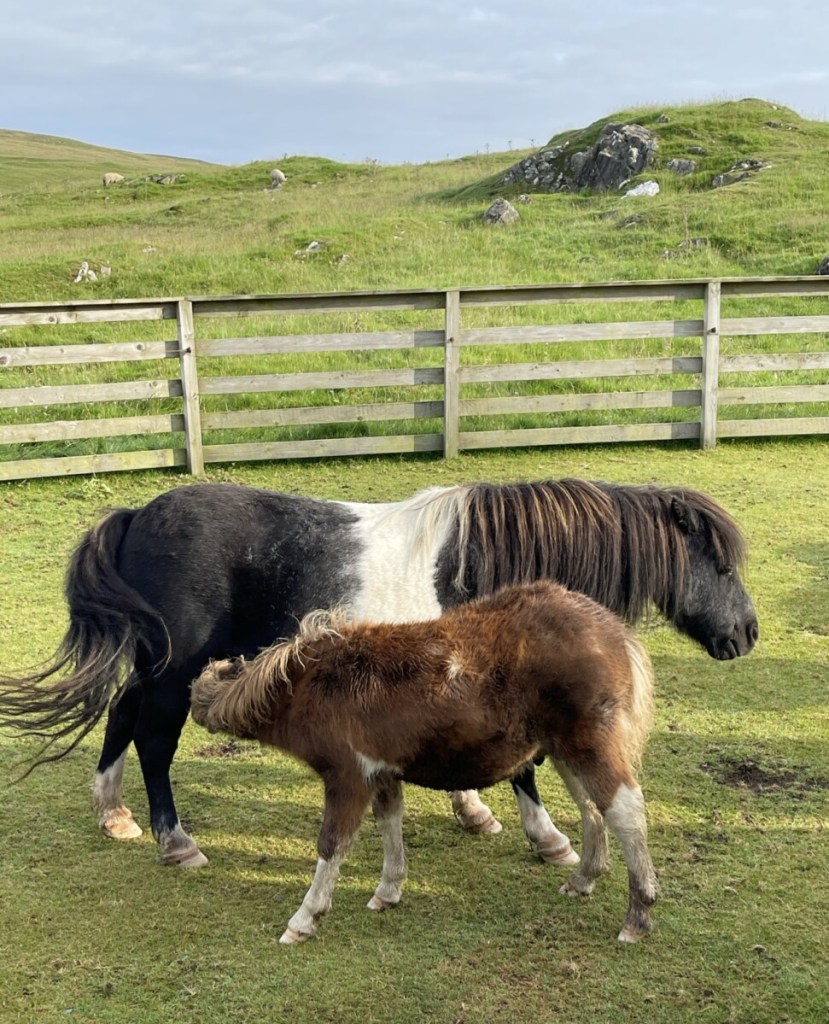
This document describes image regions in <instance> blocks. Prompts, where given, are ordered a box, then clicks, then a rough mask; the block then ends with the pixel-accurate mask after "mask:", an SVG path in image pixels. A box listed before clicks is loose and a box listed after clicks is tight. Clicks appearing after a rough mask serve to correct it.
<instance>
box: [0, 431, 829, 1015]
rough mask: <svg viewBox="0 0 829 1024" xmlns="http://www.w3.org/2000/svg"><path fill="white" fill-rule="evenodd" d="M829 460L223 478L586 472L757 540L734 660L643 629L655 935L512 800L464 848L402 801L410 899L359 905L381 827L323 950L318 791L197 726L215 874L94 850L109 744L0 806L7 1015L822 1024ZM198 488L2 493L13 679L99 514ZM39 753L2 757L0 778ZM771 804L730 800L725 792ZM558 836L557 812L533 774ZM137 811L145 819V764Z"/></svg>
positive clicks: (25, 486) (741, 452) (378, 495)
mask: <svg viewBox="0 0 829 1024" xmlns="http://www.w3.org/2000/svg"><path fill="white" fill-rule="evenodd" d="M828 468H829V460H828V459H827V450H826V445H825V443H823V442H818V441H811V442H810V441H802V442H796V443H795V442H783V441H781V442H769V443H755V444H742V443H722V444H720V445H719V446H718V448H717V449H716V451H714V452H709V453H704V454H703V453H700V452H698V451H696V450H694V449H692V448H690V447H686V446H682V445H677V446H674V447H672V448H671V449H670V450H668V449H666V448H664V447H659V446H639V447H619V448H614V449H610V450H609V449H598V448H587V449H569V450H549V449H547V450H537V451H532V452H522V453H518V452H512V453H499V454H487V455H484V454H479V455H463V456H461V457H460V458H459V459H458V460H456V461H453V462H451V463H448V462H445V461H443V460H441V459H438V458H431V457H410V458H400V459H382V460H381V459H363V460H329V461H324V462H317V463H298V462H297V463H293V462H286V463H281V464H279V465H262V466H257V467H246V468H234V467H230V468H228V469H226V470H222V471H213V472H212V473H211V478H212V479H223V480H230V479H232V480H236V481H239V482H244V483H249V484H255V485H260V486H269V487H274V488H277V489H280V490H285V491H290V492H299V493H306V494H317V495H321V496H327V497H333V498H345V499H349V500H393V499H396V498H402V497H405V496H406V495H408V494H411V493H412V492H413V491H414V490H416V489H418V488H420V487H423V486H428V485H432V484H450V483H454V482H458V481H468V480H479V479H489V480H512V479H539V478H542V477H545V476H550V475H555V476H564V475H580V476H586V477H592V478H604V479H610V480H618V481H625V482H637V481H647V480H654V481H658V482H660V483H664V484H684V485H688V486H696V487H700V488H703V489H705V490H707V491H708V492H709V493H711V494H712V495H714V496H715V497H716V498H717V499H719V500H720V501H721V502H722V503H723V504H724V505H725V506H726V507H727V508H728V509H729V510H730V511H731V512H732V513H733V514H734V515H735V516H736V517H737V519H738V520H739V521H740V523H741V524H742V525H743V527H744V529H745V530H746V533H747V535H748V537H749V541H750V545H751V556H750V567H749V571H748V573H747V585H748V588H749V590H750V592H751V594H752V596H753V598H754V600H755V604H756V606H757V610H758V615H759V618H760V623H761V640H760V643H759V645H758V648H757V650H756V651H755V652H754V653H753V654H752V655H751V656H750V657H748V658H746V659H741V660H739V661H737V662H730V663H726V664H722V663H717V662H713V661H711V660H710V659H709V658H708V657H707V656H706V655H705V654H704V653H703V652H701V651H700V650H698V649H696V648H694V647H693V645H692V644H691V643H690V642H689V641H687V640H684V639H681V638H680V637H678V636H677V635H675V634H674V633H673V632H671V631H669V630H668V629H667V628H666V627H664V626H660V625H659V624H658V623H653V624H651V625H650V626H645V627H643V628H642V630H641V632H642V635H643V637H644V639H645V642H646V644H647V646H648V648H649V650H650V651H651V653H652V655H653V658H654V664H655V670H656V679H657V717H656V725H655V729H654V733H653V736H652V739H651V742H650V745H649V748H648V751H647V753H646V757H645V763H644V770H643V775H642V780H643V786H644V790H645V795H646V799H647V802H648V813H649V822H650V840H651V846H652V853H653V857H654V861H655V863H656V866H657V869H658V870H659V872H660V877H661V884H662V889H663V894H662V899H661V901H660V902H659V903H658V904H657V907H656V910H655V914H654V917H655V921H656V930H655V932H654V934H653V935H652V936H651V937H650V938H648V939H647V940H645V941H644V942H643V943H642V944H640V945H639V946H637V947H632V948H624V947H621V946H620V945H619V944H618V943H617V942H616V940H615V933H616V930H617V928H618V925H619V922H620V921H621V919H622V917H623V914H624V905H625V895H626V878H625V872H624V870H623V867H622V865H621V862H620V856H619V853H618V850H617V849H615V848H614V870H613V872H612V874H611V875H610V876H609V877H607V878H605V879H602V880H601V881H600V882H599V884H598V886H597V891H596V893H595V895H594V896H593V897H592V898H591V899H589V900H586V901H574V900H568V899H565V898H564V897H562V896H560V895H559V894H558V892H557V889H558V885H559V884H560V883H561V881H562V880H563V873H562V872H561V871H557V870H555V869H551V868H549V867H546V866H543V865H541V864H540V863H536V862H535V861H534V860H533V858H532V857H531V855H530V853H529V851H528V849H527V847H526V844H525V841H524V840H523V838H522V836H521V834H520V827H519V824H518V819H517V814H516V811H515V808H514V806H513V801H512V797H511V794H510V792H509V788H508V787H506V786H500V787H496V788H494V789H493V790H491V791H489V793H488V799H490V800H491V802H492V804H493V806H494V807H495V808H496V810H497V813H498V814H499V816H500V817H501V819H502V821H503V822H504V825H505V829H504V832H503V833H502V834H501V835H500V836H497V837H490V838H473V837H470V836H467V835H464V834H461V833H460V832H459V830H457V828H456V826H455V825H454V824H453V822H452V821H451V820H450V814H449V812H448V801H447V800H446V799H445V798H444V797H443V796H441V795H440V794H433V793H428V792H425V791H418V790H416V789H415V788H414V787H410V788H409V790H408V792H407V816H406V820H405V823H404V832H405V837H406V842H407V846H408V852H409V860H410V879H409V883H408V886H407V888H406V891H405V894H404V899H403V902H402V904H401V905H400V907H399V908H397V909H396V910H395V911H392V912H389V913H388V914H385V915H379V916H378V915H375V914H372V913H370V912H369V911H367V910H365V909H364V904H365V902H366V901H367V899H368V898H369V896H370V895H371V892H372V891H373V888H374V885H375V884H376V880H377V877H378V874H379V866H380V846H379V841H378V839H377V837H376V835H375V834H374V829H373V827H372V824H371V822H370V821H366V822H365V824H364V827H363V830H362V832H361V835H360V837H359V839H358V842H357V844H356V846H355V848H354V850H353V852H352V854H351V855H350V857H349V858H348V860H347V861H346V864H345V867H344V870H343V876H342V879H341V881H340V884H339V886H338V889H337V892H336V895H335V903H334V909H333V911H332V914H331V915H330V916H329V917H328V918H327V919H326V920H325V921H324V922H323V924H322V926H321V932H320V938H319V939H318V940H315V941H314V942H312V943H308V944H306V945H304V946H301V947H297V948H293V949H285V948H283V947H280V946H279V945H278V942H277V940H278V937H279V935H280V934H281V931H282V929H283V928H284V925H285V922H286V921H287V919H288V917H289V916H290V915H291V913H293V911H294V910H295V909H296V907H297V906H298V904H299V902H300V900H301V898H302V895H303V894H304V892H305V889H306V888H307V886H308V884H309V882H310V878H311V873H312V870H313V865H314V860H315V851H314V842H315V837H316V831H317V828H318V825H319V820H320V807H321V794H320V788H319V785H318V782H317V780H316V778H315V777H314V776H313V775H312V774H311V773H309V772H308V771H307V770H305V769H303V768H301V767H300V766H298V765H296V764H295V763H293V762H291V761H289V760H287V759H285V758H283V757H281V756H279V755H277V754H275V753H273V752H270V751H262V750H260V749H259V748H257V747H255V746H253V745H248V744H244V745H242V749H241V751H240V752H239V753H238V754H237V755H236V756H233V757H229V758H225V757H219V756H216V754H217V737H211V736H208V735H207V734H206V733H204V732H202V731H201V730H199V729H198V728H197V727H195V726H193V725H192V724H191V725H188V727H187V729H186V730H185V734H184V737H183V741H182V746H181V749H180V752H179V754H178V757H177V759H176V762H175V766H174V771H173V778H174V784H175V788H176V797H177V802H178V805H179V810H180V812H181V814H182V816H183V817H184V819H185V820H186V823H187V825H188V827H189V828H190V829H191V830H192V832H193V833H194V834H195V835H196V836H197V837H198V840H199V843H200V844H201V846H202V848H203V849H204V850H205V852H206V853H207V855H208V856H209V857H210V861H211V862H210V865H209V866H208V867H207V868H206V869H204V870H201V871H197V872H192V873H188V872H185V871H180V870H174V869H162V868H161V867H160V866H158V864H157V862H156V854H155V847H154V843H153V842H152V840H151V839H149V838H148V837H147V836H146V835H145V836H144V837H142V838H141V839H139V840H137V841H135V842H133V843H127V844H116V843H113V842H111V841H108V840H105V839H103V838H102V837H101V836H100V835H98V833H97V830H96V828H95V824H94V820H93V817H92V815H91V812H90V809H89V806H88V805H89V796H88V781H89V778H90V777H91V774H92V771H93V770H94V765H95V760H96V757H97V752H98V745H99V740H100V735H97V736H95V737H93V738H90V740H88V741H85V742H84V744H83V745H82V747H81V748H80V749H79V750H78V752H77V753H76V754H74V755H73V756H72V757H71V758H70V759H68V760H67V761H65V762H63V763H61V764H58V765H55V766H52V767H49V768H45V769H40V770H38V771H37V772H36V773H35V774H34V775H32V776H31V777H30V778H29V779H27V780H26V781H25V782H23V783H20V784H19V785H16V786H11V787H9V788H5V789H4V790H3V803H2V827H0V892H2V893H3V925H2V928H0V1017H2V1019H3V1021H4V1024H5V1022H6V1021H8V1022H9V1024H18V1022H20V1024H29V1022H32V1024H34V1022H35V1021H40V1020H44V1021H48V1020H66V1019H71V1020H78V1021H94V1022H102V1024H103V1022H106V1024H120V1022H123V1024H133V1022H135V1021H141V1022H152V1024H156V1022H159V1024H160V1022H164V1021H171V1022H188V1021H194V1022H195V1021H198V1022H199V1024H214V1022H215V1024H228V1022H233V1024H236V1022H248V1021H250V1022H258V1021H261V1020H263V1019H267V1020H274V1021H283V1020H284V1021H288V1020H293V1021H297V1022H304V1021H307V1022H309V1024H310V1022H318V1021H331V1022H337V1024H340V1022H343V1024H352V1022H358V1021H359V1022H376V1024H381V1022H382V1024H398V1022H401V1024H402V1022H410V1021H421V1020H422V1021H427V1020H428V1021H438V1022H447V1024H449V1022H452V1024H454V1022H456V1021H463V1022H464V1024H477V1022H490V1021H493V1020H504V1021H514V1022H516V1024H525V1022H526V1024H530V1022H533V1021H538V1020H551V1019H556V1020H561V1021H567V1022H571V1024H573V1022H584V1024H588V1022H589V1024H593V1022H608V1024H628V1022H636V1021H647V1022H648V1024H676V1022H686V1021H687V1022H691V1021H697V1020H711V1021H717V1022H726V1021H728V1022H732V1024H779V1022H781V1021H791V1022H798V1024H799V1022H804V1024H805V1022H812V1021H821V1020H824V1019H825V1018H826V1012H827V1006H828V1005H829V971H827V964H826V953H825V951H826V949H827V948H829V925H827V921H826V914H825V907H826V906H827V898H828V897H829V884H828V883H827V878H829V859H827V852H826V851H827V845H826V823H827V820H829V714H828V713H827V704H826V682H827V674H826V673H827V668H826V666H827V659H829V589H827V581H829V547H827V537H828V536H829V512H828V511H827V510H828V509H829V472H827V469H828ZM184 479H185V478H183V477H178V476H175V475H172V474H169V473H166V474H161V473H158V474H155V473H146V474H118V475H111V476H108V477H107V478H106V479H101V478H95V477H90V478H86V479H82V480H70V481H59V480H50V481H38V482H25V483H18V484H5V485H2V486H0V509H2V513H1V514H2V517H3V535H4V542H3V556H2V563H3V569H4V587H3V590H2V593H1V594H0V629H2V635H3V638H4V640H3V650H2V656H0V662H1V663H2V668H3V669H4V670H9V669H12V668H20V667H22V666H23V665H25V664H30V663H32V662H34V661H41V660H45V659H46V658H47V657H48V655H49V654H50V652H51V650H52V649H53V647H54V646H55V645H56V643H57V642H58V640H59V639H60V636H61V634H62V632H63V628H64V624H65V613H64V611H63V606H62V600H61V581H62V576H63V572H64V568H65V564H66V559H67V557H68V554H69V552H70V550H71V548H72V546H73V544H74V543H75V542H76V540H77V538H78V537H79V535H80V532H81V531H82V530H83V529H85V528H86V527H87V526H89V525H90V524H91V523H92V522H94V521H95V520H96V518H97V516H98V515H99V513H100V512H101V510H102V509H103V508H104V507H105V506H111V505H135V504H138V503H142V502H144V501H146V500H148V499H149V498H151V497H152V496H154V495H155V494H157V493H158V492H159V491H161V490H164V489H167V488H169V487H172V486H175V485H176V484H178V483H181V482H183V481H184ZM30 749H32V748H31V747H30V746H29V745H28V744H26V743H24V742H22V741H20V740H19V739H14V738H4V739H2V740H0V772H1V773H2V778H4V779H6V780H7V779H9V778H10V777H11V775H12V766H13V764H14V763H15V762H16V761H17V760H18V759H19V758H20V757H21V756H22V755H24V754H25V753H26V751H27V750H30ZM741 771H742V772H743V774H744V775H745V777H746V778H747V780H748V781H750V782H756V781H757V780H758V779H759V780H760V782H761V783H763V785H760V786H759V787H758V791H757V792H754V791H752V790H751V789H749V788H747V787H746V786H744V785H738V784H737V783H738V782H739V778H740V777H741V776H740V772H741ZM539 781H540V785H541V787H542V792H543V795H544V798H545V802H546V803H547V805H548V806H549V808H550V810H551V813H552V814H553V816H554V818H555V819H556V820H557V822H558V823H559V824H560V825H561V826H562V828H564V829H565V830H567V831H569V832H570V834H572V835H573V837H574V839H576V841H577V842H578V841H579V840H580V835H579V832H580V830H579V826H578V823H577V821H576V820H575V814H574V808H573V807H572V806H571V805H570V803H569V801H568V799H567V798H566V796H565V794H564V791H563V787H562V786H561V785H560V784H559V783H558V782H557V781H556V780H555V779H554V777H553V776H552V775H551V774H550V773H549V772H548V771H547V770H546V769H543V770H541V771H540V772H539ZM126 783H127V798H128V802H129V803H130V804H131V806H132V807H133V809H134V811H135V813H136V817H137V818H138V819H139V821H140V822H141V824H142V825H146V823H147V808H146V799H145V797H144V794H143V787H142V785H141V780H140V774H139V772H138V766H137V763H136V759H135V757H134V755H133V756H132V757H131V759H130V761H129V763H128V770H127V780H126Z"/></svg>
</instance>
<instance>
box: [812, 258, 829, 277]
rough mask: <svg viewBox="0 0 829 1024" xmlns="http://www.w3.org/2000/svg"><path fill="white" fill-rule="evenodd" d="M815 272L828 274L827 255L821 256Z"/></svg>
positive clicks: (828, 259)
mask: <svg viewBox="0 0 829 1024" xmlns="http://www.w3.org/2000/svg"><path fill="white" fill-rule="evenodd" d="M815 273H816V274H824V275H829V256H824V257H823V259H822V260H821V261H820V264H819V265H818V268H817V270H816V271H815Z"/></svg>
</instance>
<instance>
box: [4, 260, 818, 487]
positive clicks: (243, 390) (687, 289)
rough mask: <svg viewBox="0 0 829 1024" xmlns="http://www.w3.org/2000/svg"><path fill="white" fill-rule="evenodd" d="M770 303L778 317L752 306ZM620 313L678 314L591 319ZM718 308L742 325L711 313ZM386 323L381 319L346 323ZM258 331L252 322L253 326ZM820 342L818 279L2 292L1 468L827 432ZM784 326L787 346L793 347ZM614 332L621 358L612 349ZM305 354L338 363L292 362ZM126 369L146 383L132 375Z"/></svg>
mask: <svg viewBox="0 0 829 1024" xmlns="http://www.w3.org/2000/svg"><path fill="white" fill-rule="evenodd" d="M768 300H773V302H775V303H777V306H778V307H779V308H778V311H777V312H775V313H774V315H769V314H768V313H766V314H764V315H754V313H753V310H754V309H755V308H756V307H757V305H758V304H759V305H763V304H764V303H766V304H768ZM636 303H643V304H644V303H648V304H649V307H650V310H649V311H651V312H652V311H653V310H654V309H657V310H658V311H660V313H664V312H665V310H666V308H667V311H668V313H669V314H674V316H676V314H677V313H681V314H682V316H681V318H674V317H673V316H670V315H669V316H668V317H667V318H664V317H663V318H660V319H656V318H654V319H641V320H640V319H625V320H617V319H613V318H612V316H610V315H609V314H608V311H609V310H610V311H612V310H613V309H614V308H621V309H622V311H623V312H624V313H627V311H628V304H636ZM729 303H731V304H733V305H734V306H735V310H736V312H737V313H739V314H740V315H730V316H726V315H725V313H727V312H729V310H728V308H725V307H727V304H729ZM804 304H805V305H806V306H809V305H810V304H811V306H810V310H809V313H808V314H807V315H803V313H802V309H803V307H804ZM792 306H796V308H797V310H798V312H797V313H796V314H794V315H792V314H791V313H790V312H787V308H790V307H792ZM812 307H814V308H812ZM568 309H569V312H568ZM780 309H782V312H780ZM593 310H595V311H597V313H598V315H599V316H600V317H602V319H601V320H600V321H594V320H593V319H591V317H590V316H589V315H588V311H593ZM747 313H748V314H750V315H746V314H747ZM513 314H515V315H513ZM519 314H520V315H519ZM686 314H687V315H686ZM249 318H253V319H249ZM384 318H385V319H386V321H388V320H389V319H390V320H391V327H390V328H389V327H388V326H386V327H385V328H384V329H371V330H367V329H364V327H363V325H364V324H365V322H366V321H371V326H372V327H374V326H377V325H380V326H381V327H382V326H383V323H384ZM528 319H529V320H530V321H531V322H529V323H528V322H526V321H527V320H528ZM533 320H536V321H542V322H532V321H533ZM245 323H248V324H251V325H253V330H254V333H248V332H246V330H245V328H244V325H245ZM331 323H333V324H334V328H335V329H331V328H330V326H328V327H326V325H330V324H331ZM260 324H266V325H267V331H266V333H256V328H257V326H258V325H260ZM280 324H288V326H289V327H290V328H291V332H290V333H288V332H287V331H286V333H279V329H280ZM297 324H300V325H304V328H303V329H302V330H301V331H300V330H298V329H297V326H296V325H297ZM308 324H311V326H312V330H313V333H309V332H308ZM343 324H345V328H343ZM227 325H230V327H229V328H228V326H227ZM228 330H230V333H231V334H233V336H229V335H228ZM64 335H65V337H64ZM827 335H829V279H827V278H821V277H811V278H762V279H759V278H739V279H737V278H731V279H726V280H722V281H716V280H685V281H682V280H679V281H654V282H647V281H646V282H616V283H607V284H581V285H548V286H527V287H506V288H456V289H449V290H412V291H395V292H392V291H388V292H370V293H368V292H363V293H340V294H335V293H332V294H317V295H269V296H257V297H220V298H192V299H191V298H165V299H146V300H133V299H129V300H114V301H86V302H71V303H54V304H52V303H25V304H14V305H12V304H3V305H0V480H11V479H22V478H27V477H46V476H66V475H71V474H79V473H99V472H109V471H115V470H130V469H144V468H160V467H164V466H169V467H186V468H187V469H188V471H189V472H191V473H193V474H197V475H199V474H202V473H203V472H204V467H205V465H206V464H209V463H220V462H238V461H249V460H262V459H286V458H306V457H320V456H336V455H364V454H374V453H392V452H423V451H429V452H442V453H443V454H444V455H445V456H446V457H452V456H454V455H456V454H457V453H458V452H459V451H464V450H471V449H484V448H500V447H509V446H527V445H567V444H589V443H599V442H613V441H624V442H631V441H668V440H673V439H680V440H685V441H688V440H696V441H698V442H699V444H700V446H701V447H703V448H712V447H713V446H714V445H715V444H716V441H717V439H718V438H724V437H761V436H775V435H795V434H826V433H829V345H827V342H826V336H827ZM729 338H740V339H741V347H740V350H739V352H737V353H736V354H735V353H733V352H731V353H730V354H729V352H728V351H726V349H725V347H724V345H723V342H724V340H725V339H729ZM770 338H775V339H786V344H782V343H781V342H780V341H779V340H775V341H774V342H772V344H776V345H778V347H780V348H782V349H783V350H782V351H769V349H768V346H769V339H770ZM792 338H794V339H796V342H799V339H803V340H804V342H807V343H806V344H800V345H799V348H800V349H805V351H803V350H797V351H795V350H792V347H791V346H792ZM18 339H19V340H20V341H21V342H22V343H21V344H16V345H13V344H12V343H13V342H15V341H17V340H18ZM751 339H757V340H758V343H757V344H756V345H755V346H754V347H752V342H751ZM760 341H762V344H760V343H759V342H760ZM619 342H628V343H632V344H633V348H630V347H628V348H627V349H625V350H624V351H622V352H621V355H620V354H619V352H617V351H616V349H615V348H614V346H616V345H617V343H619ZM637 346H638V347H637ZM649 346H650V348H649ZM597 348H598V349H599V351H598V352H597V351H595V350H596V349H597ZM527 353H529V354H530V355H531V358H529V359H528V358H527ZM478 354H480V357H479V358H476V355H478ZM516 354H517V359H516ZM323 355H324V356H326V358H330V359H333V360H334V363H336V359H337V358H339V357H344V356H345V357H348V360H350V362H348V361H347V362H346V363H345V364H343V365H334V364H331V365H332V367H333V368H327V367H326V368H322V369H320V368H316V369H310V368H306V367H307V366H311V365H313V362H314V361H315V360H319V358H320V357H321V356H323ZM240 360H241V365H242V369H243V371H244V372H238V366H239V365H240V363H239V361H240ZM395 364H396V365H395ZM419 364H422V365H419ZM116 365H117V366H118V367H119V370H118V373H116V374H114V375H112V376H107V373H106V371H107V367H109V366H113V367H114V366H116ZM141 365H143V366H144V367H145V368H147V367H149V368H150V369H151V371H152V373H151V375H150V376H145V377H143V378H142V379H135V378H136V377H140V376H141V375H140V373H139V372H138V367H140V366H141ZM226 365H227V366H231V365H232V366H235V367H236V368H237V372H234V373H228V372H225V366H226ZM125 367H126V370H125ZM251 369H253V371H254V372H250V371H251ZM50 374H52V376H50ZM125 375H126V376H127V377H130V378H132V379H124V378H125ZM608 382H609V383H608ZM641 382H644V384H642V383H641ZM734 382H736V383H734ZM522 386H523V387H524V390H523V391H522ZM637 386H638V389H637ZM381 393H382V395H383V397H382V398H381V400H379V401H378V400H376V398H377V396H378V394H381ZM366 395H368V398H366ZM263 396H264V397H265V400H267V401H269V402H270V405H268V406H267V407H264V408H263V407H261V404H257V403H261V401H262V399H263ZM309 396H310V397H309ZM296 401H299V402H300V404H295V402H296ZM156 407H158V408H156ZM749 407H751V409H756V410H760V415H753V414H750V409H749ZM779 409H783V410H784V412H785V414H783V415H780V414H779ZM136 410H140V414H136ZM747 410H748V413H747ZM769 410H778V412H774V413H773V414H771V415H769V414H768V412H769ZM792 411H794V412H795V413H797V414H788V413H789V412H792ZM735 412H736V413H737V414H736V415H735V414H734V413H735ZM802 412H805V413H806V414H805V415H803V414H801V413H802ZM579 417H582V419H581V420H580V419H579ZM591 417H592V420H595V419H596V418H598V419H599V420H600V422H593V421H592V420H591ZM637 417H638V418H637ZM642 417H644V419H643V418H642ZM654 417H657V418H654ZM528 422H529V425H528ZM335 427H336V429H335ZM227 432H230V433H231V437H230V439H229V440H225V439H224V438H225V436H226V434H227ZM338 432H339V435H340V436H336V435H337V433H338ZM240 434H241V435H242V437H241V439H239V438H238V437H237V435H240ZM296 434H299V435H300V436H298V437H297V436H295V435H296ZM250 435H253V437H252V439H245V438H246V437H250ZM270 435H273V439H271V437H270ZM90 449H92V450H91V451H90ZM78 451H80V452H81V453H80V454H78ZM4 453H5V454H4Z"/></svg>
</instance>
